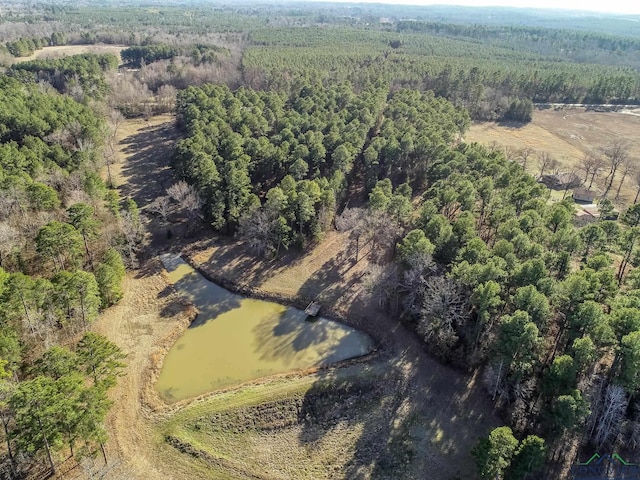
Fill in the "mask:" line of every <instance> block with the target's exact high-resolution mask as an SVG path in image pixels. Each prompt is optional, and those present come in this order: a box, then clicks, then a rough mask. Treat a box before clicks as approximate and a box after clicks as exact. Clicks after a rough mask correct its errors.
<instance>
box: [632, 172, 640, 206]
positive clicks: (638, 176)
mask: <svg viewBox="0 0 640 480" xmlns="http://www.w3.org/2000/svg"><path fill="white" fill-rule="evenodd" d="M633 183H634V185H635V186H636V198H634V199H633V203H634V204H636V203H638V197H640V169H638V170H636V171H635V172H634V174H633Z"/></svg>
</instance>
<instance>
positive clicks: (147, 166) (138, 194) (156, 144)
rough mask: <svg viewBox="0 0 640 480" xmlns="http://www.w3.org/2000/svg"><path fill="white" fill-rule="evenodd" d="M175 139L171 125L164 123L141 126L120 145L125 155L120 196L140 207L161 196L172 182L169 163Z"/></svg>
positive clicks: (175, 132)
mask: <svg viewBox="0 0 640 480" xmlns="http://www.w3.org/2000/svg"><path fill="white" fill-rule="evenodd" d="M178 137H179V135H178V132H177V130H176V129H175V127H174V125H173V122H166V123H162V124H160V125H154V126H151V125H150V126H148V127H145V128H143V129H142V130H140V131H138V132H136V133H135V134H133V135H131V136H129V137H127V138H125V139H124V140H122V141H121V142H120V144H121V145H124V148H123V149H122V152H123V153H124V154H125V155H126V160H125V161H124V165H123V166H122V174H123V175H124V176H125V177H126V178H127V181H126V182H125V183H124V184H123V185H121V186H120V187H119V188H120V191H121V195H122V197H124V198H127V197H129V198H133V199H134V200H135V201H136V203H137V204H138V206H139V207H144V206H146V205H148V204H150V203H151V202H153V201H154V200H155V199H156V198H157V197H159V196H161V195H164V192H165V190H166V188H167V187H168V186H169V183H170V182H171V181H172V180H173V173H172V171H171V169H170V163H171V157H172V155H173V147H174V143H175V141H176V139H177V138H178Z"/></svg>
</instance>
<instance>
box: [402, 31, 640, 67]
mask: <svg viewBox="0 0 640 480" xmlns="http://www.w3.org/2000/svg"><path fill="white" fill-rule="evenodd" d="M396 29H397V31H398V32H401V33H403V32H422V33H427V34H431V35H439V36H451V37H454V38H458V37H462V38H471V39H476V40H480V41H481V42H482V43H487V44H490V45H500V46H503V47H510V48H513V49H516V50H522V51H529V52H535V53H539V54H541V55H546V56H551V57H557V58H564V59H570V60H572V61H577V62H582V63H602V64H604V65H625V66H630V67H634V68H636V69H637V68H638V67H640V39H638V38H633V37H623V36H615V35H610V34H604V33H596V32H588V31H574V30H559V29H552V28H540V27H525V26H511V25H501V26H498V25H478V24H473V25H469V24H452V23H440V22H424V21H410V20H402V21H399V22H398V23H397V25H396Z"/></svg>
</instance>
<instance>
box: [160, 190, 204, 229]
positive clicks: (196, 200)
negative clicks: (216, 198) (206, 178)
mask: <svg viewBox="0 0 640 480" xmlns="http://www.w3.org/2000/svg"><path fill="white" fill-rule="evenodd" d="M167 193H168V194H169V196H170V197H171V198H173V199H174V200H175V201H176V202H178V205H179V206H180V208H181V209H183V210H184V211H185V213H186V214H187V218H189V220H193V219H195V218H197V217H199V216H200V208H201V207H202V200H200V196H199V195H198V192H196V189H195V188H194V187H193V186H192V185H189V184H188V183H187V182H185V181H184V180H180V181H179V182H178V183H174V184H173V185H171V186H170V187H169V188H167Z"/></svg>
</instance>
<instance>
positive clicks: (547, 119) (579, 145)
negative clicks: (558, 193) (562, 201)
mask: <svg viewBox="0 0 640 480" xmlns="http://www.w3.org/2000/svg"><path fill="white" fill-rule="evenodd" d="M639 132H640V115H639V114H638V111H635V112H633V111H631V112H625V113H622V112H596V111H587V110H586V109H585V108H570V109H564V110H555V109H547V110H536V111H534V114H533V121H532V122H531V123H529V124H526V125H521V124H508V123H504V124H503V123H495V122H483V123H474V124H473V125H472V126H471V128H470V129H469V131H468V132H467V134H466V135H465V141H467V142H478V143H482V144H485V145H490V144H492V143H493V142H495V143H496V144H498V145H501V146H503V147H510V148H513V149H522V148H527V147H529V148H531V149H533V150H535V151H538V152H548V153H550V154H551V155H553V156H554V157H555V158H556V159H557V160H558V161H559V162H560V164H561V167H559V168H560V169H561V170H562V171H570V170H571V169H572V168H574V167H575V166H577V165H579V163H580V161H581V159H582V158H583V157H584V154H585V153H589V152H591V153H594V154H601V153H600V150H601V148H602V147H603V146H605V145H606V144H607V143H610V142H612V141H614V140H623V141H625V142H627V143H628V144H629V147H630V148H629V155H630V157H631V158H632V161H633V162H634V163H635V164H636V165H637V167H638V168H640V135H639V134H638V133H639ZM527 171H529V172H531V173H532V174H536V173H537V172H538V166H537V160H536V159H535V158H533V159H530V161H529V165H528V167H527ZM605 174H606V173H605ZM631 177H632V176H631V175H630V176H629V178H627V179H626V180H625V184H624V186H623V189H622V192H621V198H620V203H622V204H624V203H627V202H629V201H632V200H633V197H634V196H635V191H636V187H635V185H634V182H633V179H632V178H631ZM603 180H604V175H601V176H600V178H599V179H598V178H597V179H596V182H595V184H594V186H596V187H598V188H600V189H602V188H603V187H604V185H603ZM617 184H618V181H616V182H614V187H615V188H617Z"/></svg>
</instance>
